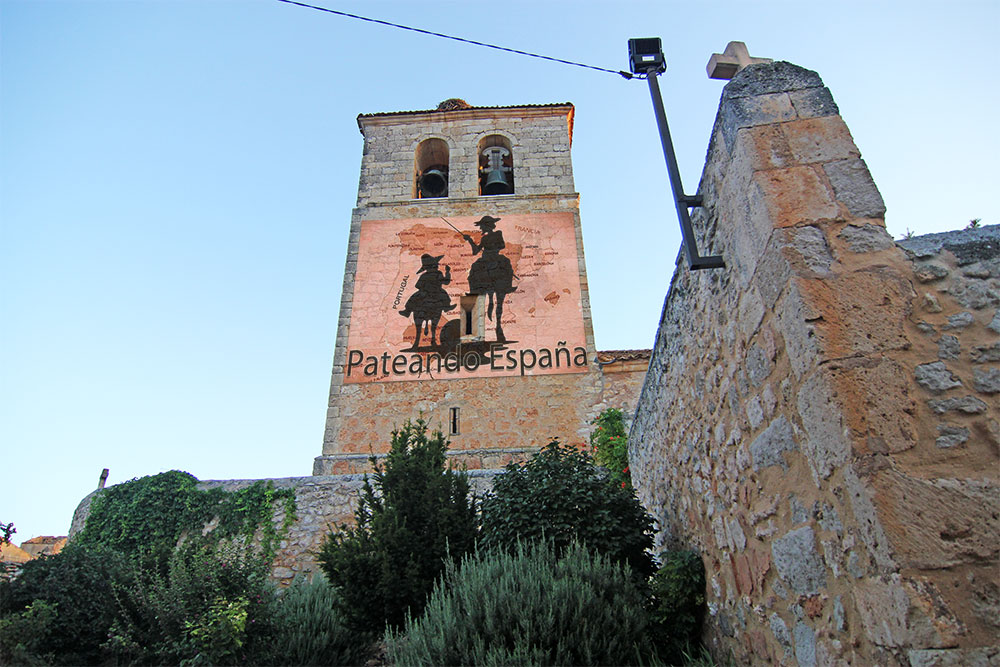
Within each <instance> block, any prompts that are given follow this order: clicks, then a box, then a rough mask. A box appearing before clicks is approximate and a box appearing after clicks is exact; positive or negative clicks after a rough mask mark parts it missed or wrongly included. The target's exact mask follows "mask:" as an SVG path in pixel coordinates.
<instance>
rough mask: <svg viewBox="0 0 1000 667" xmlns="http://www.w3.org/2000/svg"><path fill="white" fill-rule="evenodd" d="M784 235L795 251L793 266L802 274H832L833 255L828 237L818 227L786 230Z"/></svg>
mask: <svg viewBox="0 0 1000 667" xmlns="http://www.w3.org/2000/svg"><path fill="white" fill-rule="evenodd" d="M784 235H785V239H786V243H787V244H788V247H789V249H790V250H792V251H793V252H792V253H791V254H792V257H793V261H792V266H793V267H796V268H799V272H800V273H805V272H812V273H815V274H817V275H819V276H828V275H829V274H830V266H831V265H832V264H833V254H832V253H831V252H830V246H828V245H827V243H826V236H824V235H823V232H822V231H820V229H819V228H818V227H814V226H811V225H810V226H807V227H792V228H790V229H787V230H785V231H784ZM803 269H804V270H803Z"/></svg>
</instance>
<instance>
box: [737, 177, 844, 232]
mask: <svg viewBox="0 0 1000 667" xmlns="http://www.w3.org/2000/svg"><path fill="white" fill-rule="evenodd" d="M753 180H754V182H755V183H756V184H757V187H759V188H760V190H761V193H762V196H763V199H764V202H765V204H766V205H767V208H768V212H769V214H770V218H771V224H772V225H773V226H774V227H792V226H794V225H800V224H808V223H812V222H818V221H821V220H833V219H835V218H837V217H838V215H839V213H840V212H839V210H838V208H837V205H836V203H835V202H834V200H833V197H832V196H831V194H832V193H831V192H830V191H829V190H828V189H827V187H826V185H824V184H823V182H822V181H821V180H820V178H819V175H818V174H817V173H816V171H815V170H813V169H812V168H810V167H791V168H789V169H772V170H770V171H766V172H758V173H757V174H754V179H753Z"/></svg>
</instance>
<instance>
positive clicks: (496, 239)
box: [462, 215, 514, 343]
mask: <svg viewBox="0 0 1000 667" xmlns="http://www.w3.org/2000/svg"><path fill="white" fill-rule="evenodd" d="M498 222H500V218H494V217H491V216H488V215H484V216H483V217H482V218H480V220H479V222H477V223H476V226H477V227H479V229H481V230H482V232H483V235H482V236H481V237H480V239H479V243H476V242H475V241H473V240H472V238H471V237H470V236H469V235H468V234H463V235H462V238H463V239H465V240H466V241H468V242H469V246H471V248H472V254H473V255H478V254H479V253H480V252H481V253H482V256H481V257H480V258H479V259H477V260H476V261H475V262H473V263H472V267H471V268H470V269H469V291H470V292H471V293H472V294H488V295H489V299H490V300H489V306H488V307H487V310H486V316H487V317H488V318H489V319H490V320H492V319H493V302H494V298H495V299H496V312H497V319H496V322H497V341H499V342H501V343H503V342H505V341H506V340H507V339H506V338H505V337H504V334H503V327H501V326H500V325H501V322H502V318H503V301H504V298H505V297H506V296H507V295H508V294H510V293H511V292H513V291H514V287H513V280H514V269H513V268H512V267H511V265H510V260H509V259H507V257H505V256H504V255H501V254H500V251H501V250H503V249H504V248H505V247H506V244H504V241H503V232H501V231H499V230H498V229H497V228H496V226H497V223H498Z"/></svg>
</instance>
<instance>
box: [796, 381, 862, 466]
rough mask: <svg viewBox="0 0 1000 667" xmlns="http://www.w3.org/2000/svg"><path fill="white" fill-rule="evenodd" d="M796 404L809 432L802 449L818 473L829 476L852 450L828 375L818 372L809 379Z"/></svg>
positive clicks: (803, 425) (800, 391) (803, 384)
mask: <svg viewBox="0 0 1000 667" xmlns="http://www.w3.org/2000/svg"><path fill="white" fill-rule="evenodd" d="M796 407H797V408H798V411H799V417H800V418H801V419H802V427H803V428H804V429H805V431H806V434H807V436H808V437H806V438H805V440H804V441H803V443H802V451H803V453H804V454H806V456H807V458H808V459H809V465H810V466H811V467H812V468H813V470H815V471H816V474H817V476H818V477H819V478H820V479H826V478H827V477H829V476H830V474H831V473H832V472H833V470H834V469H835V468H836V467H837V466H840V465H842V464H843V463H845V462H846V461H847V459H848V457H849V455H850V451H851V445H850V443H849V442H848V439H847V434H846V430H847V427H846V424H844V420H843V414H842V413H841V411H840V409H839V407H840V406H839V405H838V401H837V400H836V397H835V391H834V389H833V387H832V386H831V384H830V380H829V378H828V377H826V376H825V375H823V374H822V373H815V374H813V375H812V376H810V377H809V378H808V379H806V381H805V382H803V383H802V387H801V389H800V390H799V393H798V396H797V400H796Z"/></svg>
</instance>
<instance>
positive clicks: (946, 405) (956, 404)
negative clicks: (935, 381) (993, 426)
mask: <svg viewBox="0 0 1000 667" xmlns="http://www.w3.org/2000/svg"><path fill="white" fill-rule="evenodd" d="M927 405H928V407H930V409H931V410H933V411H934V412H935V413H936V414H939V415H943V414H944V413H946V412H950V411H952V410H954V411H956V412H964V413H965V414H967V415H978V414H982V413H983V412H985V411H986V407H987V406H986V404H985V403H983V402H982V401H981V400H979V399H978V398H976V397H975V396H963V397H961V398H958V397H954V398H945V399H941V400H934V399H930V400H928V401H927Z"/></svg>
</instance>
